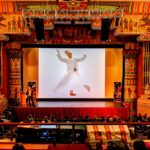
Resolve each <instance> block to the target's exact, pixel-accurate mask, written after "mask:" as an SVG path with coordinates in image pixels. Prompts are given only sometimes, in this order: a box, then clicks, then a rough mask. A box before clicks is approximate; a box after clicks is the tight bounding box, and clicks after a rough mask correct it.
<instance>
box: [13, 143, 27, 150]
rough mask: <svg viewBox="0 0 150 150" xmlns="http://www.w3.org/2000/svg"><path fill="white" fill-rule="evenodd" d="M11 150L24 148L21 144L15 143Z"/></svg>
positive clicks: (23, 149)
mask: <svg viewBox="0 0 150 150" xmlns="http://www.w3.org/2000/svg"><path fill="white" fill-rule="evenodd" d="M12 150H25V147H24V145H23V144H22V143H16V144H14V145H13V147H12Z"/></svg>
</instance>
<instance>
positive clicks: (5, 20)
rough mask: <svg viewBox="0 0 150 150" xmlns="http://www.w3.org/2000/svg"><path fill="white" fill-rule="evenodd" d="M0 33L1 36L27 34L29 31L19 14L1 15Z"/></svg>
mask: <svg viewBox="0 0 150 150" xmlns="http://www.w3.org/2000/svg"><path fill="white" fill-rule="evenodd" d="M0 33H2V34H20V33H24V34H29V29H28V28H27V26H26V23H25V21H24V20H23V18H22V15H21V14H1V16H0Z"/></svg>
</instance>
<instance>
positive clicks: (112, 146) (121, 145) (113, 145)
mask: <svg viewBox="0 0 150 150" xmlns="http://www.w3.org/2000/svg"><path fill="white" fill-rule="evenodd" d="M107 150H129V147H128V145H127V143H125V142H123V141H109V142H108V144H107ZM141 150H142V149H141Z"/></svg>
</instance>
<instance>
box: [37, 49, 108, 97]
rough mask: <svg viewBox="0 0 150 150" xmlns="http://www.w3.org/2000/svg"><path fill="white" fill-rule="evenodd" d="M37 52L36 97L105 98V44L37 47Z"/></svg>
mask: <svg viewBox="0 0 150 150" xmlns="http://www.w3.org/2000/svg"><path fill="white" fill-rule="evenodd" d="M38 55H39V58H38V59H39V60H38V63H39V64H38V84H39V85H38V91H39V93H38V97H39V98H105V48H39V53H38ZM69 57H70V58H69Z"/></svg>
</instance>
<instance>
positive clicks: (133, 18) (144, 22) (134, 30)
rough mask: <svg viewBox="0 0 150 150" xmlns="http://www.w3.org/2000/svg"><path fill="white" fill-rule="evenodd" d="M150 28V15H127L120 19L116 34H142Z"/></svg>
mask: <svg viewBox="0 0 150 150" xmlns="http://www.w3.org/2000/svg"><path fill="white" fill-rule="evenodd" d="M149 30H150V15H149V14H146V15H125V16H123V17H122V18H120V20H119V26H118V28H117V30H116V33H115V34H116V35H131V34H133V35H140V34H143V33H146V32H148V31H149Z"/></svg>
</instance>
